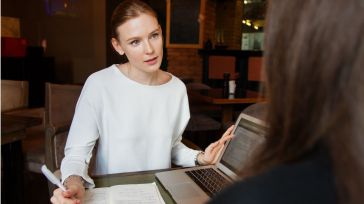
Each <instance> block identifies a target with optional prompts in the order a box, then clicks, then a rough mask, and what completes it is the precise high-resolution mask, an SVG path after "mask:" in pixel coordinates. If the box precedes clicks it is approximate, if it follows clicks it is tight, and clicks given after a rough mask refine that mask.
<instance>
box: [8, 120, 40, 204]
mask: <svg viewBox="0 0 364 204" xmlns="http://www.w3.org/2000/svg"><path fill="white" fill-rule="evenodd" d="M41 123H42V119H40V118H33V117H23V116H13V115H6V114H3V113H2V114H1V157H2V165H3V166H2V170H3V177H2V183H1V185H2V186H1V189H2V190H1V191H2V192H1V194H2V196H1V203H24V202H23V198H24V189H23V187H24V174H23V173H24V172H23V170H24V168H23V166H24V164H23V151H22V146H21V141H22V140H23V139H24V138H25V137H26V134H25V130H26V128H28V127H31V126H35V125H39V124H41Z"/></svg>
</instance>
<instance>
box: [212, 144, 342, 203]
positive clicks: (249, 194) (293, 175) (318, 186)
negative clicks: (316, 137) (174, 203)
mask: <svg viewBox="0 0 364 204" xmlns="http://www.w3.org/2000/svg"><path fill="white" fill-rule="evenodd" d="M210 203H211V204H215V203H229V204H230V203H249V204H261V203H280V204H282V203H283V204H284V203H293V204H301V203H302V204H306V203H310V204H315V203H317V204H325V203H330V204H332V203H336V190H335V181H334V175H333V172H332V168H331V164H330V158H329V155H328V154H327V152H326V151H325V150H322V149H321V150H319V151H315V152H314V153H313V154H310V155H308V156H307V157H306V158H305V159H304V160H302V161H300V162H297V163H293V164H289V165H281V166H277V167H275V168H273V169H272V170H270V171H267V172H265V173H263V174H261V175H258V176H254V177H251V178H247V179H245V180H243V181H239V182H237V183H235V184H233V185H231V186H230V187H228V188H226V189H225V190H223V191H222V192H221V193H220V194H218V195H217V196H216V197H214V198H213V199H212V200H211V201H210Z"/></svg>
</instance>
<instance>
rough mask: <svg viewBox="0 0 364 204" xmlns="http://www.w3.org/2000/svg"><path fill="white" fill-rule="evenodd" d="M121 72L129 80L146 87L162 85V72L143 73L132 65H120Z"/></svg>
mask: <svg viewBox="0 0 364 204" xmlns="http://www.w3.org/2000/svg"><path fill="white" fill-rule="evenodd" d="M118 68H119V70H120V71H121V72H122V73H123V74H124V75H125V76H126V77H128V78H129V79H131V80H133V81H136V82H138V83H141V84H144V85H150V86H153V85H160V79H159V78H160V77H159V75H160V73H159V72H160V70H156V71H154V72H143V71H141V70H139V69H136V68H133V67H131V65H130V63H125V64H122V65H118Z"/></svg>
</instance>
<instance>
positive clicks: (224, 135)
mask: <svg viewBox="0 0 364 204" xmlns="http://www.w3.org/2000/svg"><path fill="white" fill-rule="evenodd" d="M233 129H234V125H232V126H230V127H229V128H228V129H227V130H226V131H225V132H224V134H223V135H222V137H221V138H223V137H226V136H228V135H231V133H232V131H233Z"/></svg>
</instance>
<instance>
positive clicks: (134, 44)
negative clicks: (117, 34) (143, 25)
mask: <svg viewBox="0 0 364 204" xmlns="http://www.w3.org/2000/svg"><path fill="white" fill-rule="evenodd" d="M139 43H140V41H139V40H133V41H131V42H130V44H131V45H133V46H137V45H138V44H139Z"/></svg>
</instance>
